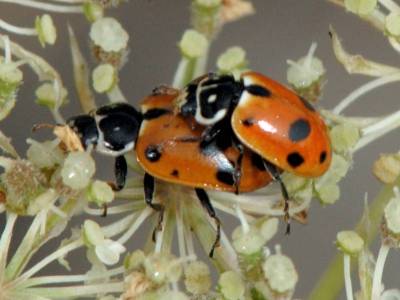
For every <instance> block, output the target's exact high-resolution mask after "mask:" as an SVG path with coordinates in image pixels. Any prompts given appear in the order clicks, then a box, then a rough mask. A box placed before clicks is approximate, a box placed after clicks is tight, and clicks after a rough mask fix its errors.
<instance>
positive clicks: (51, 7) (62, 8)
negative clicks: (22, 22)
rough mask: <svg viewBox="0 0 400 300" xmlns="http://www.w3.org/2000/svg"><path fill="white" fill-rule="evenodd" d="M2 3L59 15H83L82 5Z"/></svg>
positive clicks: (29, 1)
mask: <svg viewBox="0 0 400 300" xmlns="http://www.w3.org/2000/svg"><path fill="white" fill-rule="evenodd" d="M0 2H4V3H12V4H19V5H22V6H27V7H32V8H37V9H40V10H45V11H51V12H57V13H82V12H83V10H82V6H81V5H76V6H72V5H59V4H50V3H45V2H40V1H36V0H0Z"/></svg>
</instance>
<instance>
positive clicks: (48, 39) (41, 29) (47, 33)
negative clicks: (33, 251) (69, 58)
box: [35, 14, 57, 47]
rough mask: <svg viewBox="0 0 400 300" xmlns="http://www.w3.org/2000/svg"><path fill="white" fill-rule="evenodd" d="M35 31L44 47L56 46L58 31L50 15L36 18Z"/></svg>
mask: <svg viewBox="0 0 400 300" xmlns="http://www.w3.org/2000/svg"><path fill="white" fill-rule="evenodd" d="M35 29H36V33H37V35H38V38H39V42H40V44H41V45H42V47H44V46H46V44H49V45H54V43H55V42H56V39H57V30H56V27H55V26H54V23H53V19H52V18H51V16H50V15H48V14H44V15H43V16H38V17H36V20H35Z"/></svg>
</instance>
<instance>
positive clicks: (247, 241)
mask: <svg viewBox="0 0 400 300" xmlns="http://www.w3.org/2000/svg"><path fill="white" fill-rule="evenodd" d="M265 243H266V239H265V237H264V236H263V235H262V234H261V232H260V230H259V229H258V228H256V227H254V226H251V227H250V229H249V231H248V232H244V231H243V228H242V226H238V227H237V228H236V229H235V230H234V231H233V233H232V244H233V248H235V250H236V251H237V252H238V253H240V254H243V255H252V254H255V253H258V252H260V251H261V249H262V247H264V245H265Z"/></svg>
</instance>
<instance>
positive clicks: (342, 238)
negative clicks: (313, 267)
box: [336, 230, 364, 255]
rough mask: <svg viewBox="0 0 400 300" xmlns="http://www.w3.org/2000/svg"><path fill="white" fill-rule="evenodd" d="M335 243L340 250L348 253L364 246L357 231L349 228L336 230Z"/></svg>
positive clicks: (353, 252) (350, 253)
mask: <svg viewBox="0 0 400 300" xmlns="http://www.w3.org/2000/svg"><path fill="white" fill-rule="evenodd" d="M336 243H337V245H338V247H339V248H340V250H342V251H343V252H345V253H346V254H349V255H354V254H357V253H359V252H360V251H361V250H362V249H363V247H364V240H363V239H362V238H361V237H360V236H359V234H358V233H357V232H355V231H351V230H345V231H340V232H338V234H337V236H336Z"/></svg>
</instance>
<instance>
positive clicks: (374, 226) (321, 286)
mask: <svg viewBox="0 0 400 300" xmlns="http://www.w3.org/2000/svg"><path fill="white" fill-rule="evenodd" d="M399 184H400V177H399V178H397V180H396V181H395V183H394V184H393V185H385V186H384V187H383V188H382V189H381V191H380V192H379V194H378V195H377V196H376V197H375V199H374V200H373V201H372V203H371V204H370V207H369V214H368V218H369V220H370V226H369V227H368V228H369V231H368V233H367V232H365V228H364V227H365V226H364V224H365V223H364V222H363V218H361V220H360V221H359V222H358V224H357V226H356V229H355V230H356V231H357V232H358V233H359V234H360V235H361V237H362V238H363V240H364V241H365V243H366V246H368V245H369V244H370V243H371V242H372V241H373V240H374V239H375V237H376V235H377V234H378V232H379V228H380V226H379V224H380V222H381V220H382V215H383V211H384V209H385V206H386V204H387V203H388V202H389V200H390V199H391V198H392V197H393V186H397V185H399ZM342 268H343V258H342V254H341V253H339V254H337V255H336V256H335V257H334V258H333V260H332V261H331V262H330V264H329V266H328V267H327V268H326V270H325V272H324V274H323V275H322V276H321V277H320V280H319V281H318V283H317V285H316V286H315V287H314V289H313V291H312V292H311V294H310V296H309V298H308V299H309V300H321V299H324V300H335V299H337V298H338V294H339V293H340V291H341V289H342V287H343V283H344V282H343V276H342V274H343V269H342Z"/></svg>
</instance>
